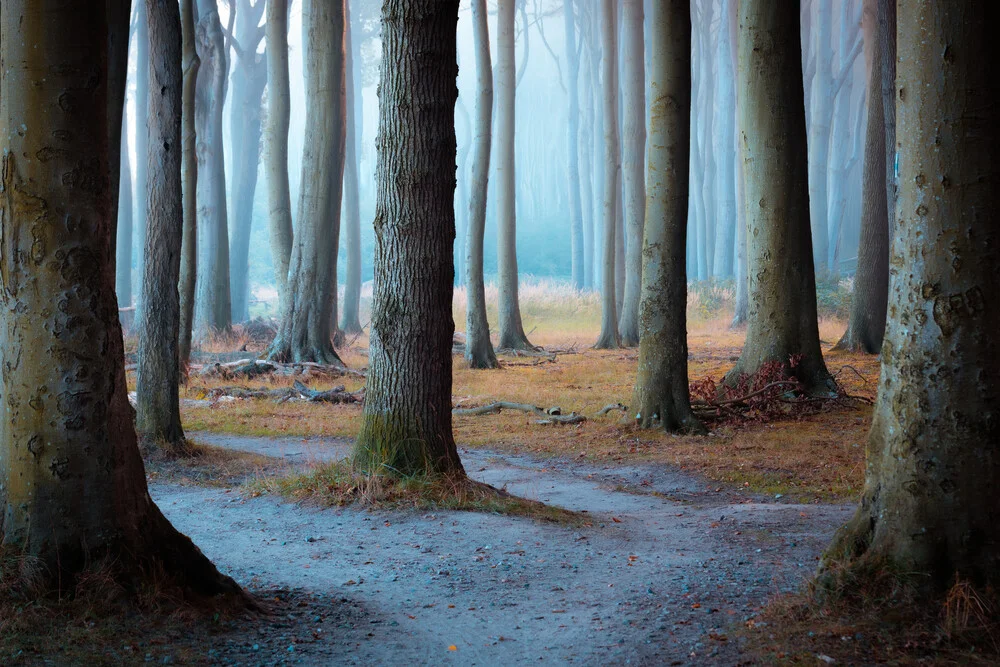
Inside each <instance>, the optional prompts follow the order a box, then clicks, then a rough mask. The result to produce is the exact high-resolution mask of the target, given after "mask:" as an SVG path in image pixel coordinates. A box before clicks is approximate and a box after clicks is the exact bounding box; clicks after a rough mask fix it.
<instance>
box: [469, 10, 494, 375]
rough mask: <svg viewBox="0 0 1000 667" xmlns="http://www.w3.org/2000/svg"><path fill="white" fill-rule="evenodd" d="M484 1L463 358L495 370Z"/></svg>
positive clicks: (476, 33)
mask: <svg viewBox="0 0 1000 667" xmlns="http://www.w3.org/2000/svg"><path fill="white" fill-rule="evenodd" d="M487 19H488V17H487V14H486V0H472V35H473V36H472V39H473V42H475V45H476V129H475V133H476V139H475V152H474V153H473V155H472V192H471V195H470V196H469V233H468V239H467V242H468V255H467V258H466V270H467V271H468V275H467V276H466V281H465V283H466V290H467V293H468V306H467V307H466V313H465V358H466V359H467V360H468V361H469V366H470V367H472V368H496V367H497V355H496V353H495V352H494V351H493V343H492V342H491V341H490V324H489V322H488V321H487V319H486V288H485V285H484V284H483V281H484V278H483V236H484V235H485V232H486V200H487V195H488V193H489V177H490V144H491V143H492V140H493V68H492V65H491V64H490V28H489V22H488V20H487Z"/></svg>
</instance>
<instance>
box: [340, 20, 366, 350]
mask: <svg viewBox="0 0 1000 667" xmlns="http://www.w3.org/2000/svg"><path fill="white" fill-rule="evenodd" d="M344 16H345V18H344V42H345V48H344V58H345V61H344V62H345V65H344V73H345V76H346V79H345V81H346V86H347V109H346V110H347V136H346V141H347V144H346V146H345V152H344V211H343V213H344V232H345V234H344V245H345V246H346V250H347V253H346V255H347V266H346V267H345V268H346V271H345V272H344V273H345V278H346V280H345V281H344V307H343V309H342V310H341V313H340V328H341V329H342V330H343V332H344V333H346V334H359V333H361V197H360V193H359V190H358V168H359V165H358V123H359V121H360V119H359V118H358V114H357V113H356V111H357V108H358V105H357V104H356V101H357V100H356V98H357V97H359V96H360V95H361V86H359V85H357V83H356V82H355V81H354V36H353V34H352V30H351V11H350V3H349V2H345V3H344Z"/></svg>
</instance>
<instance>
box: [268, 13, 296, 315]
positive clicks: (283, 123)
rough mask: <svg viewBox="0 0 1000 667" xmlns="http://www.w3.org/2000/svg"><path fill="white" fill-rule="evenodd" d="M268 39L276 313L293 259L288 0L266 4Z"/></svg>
mask: <svg viewBox="0 0 1000 667" xmlns="http://www.w3.org/2000/svg"><path fill="white" fill-rule="evenodd" d="M264 26H265V32H266V39H267V46H268V48H267V127H266V129H265V133H264V137H265V141H266V142H267V147H266V150H265V151H264V160H265V167H266V169H267V208H268V216H267V223H268V231H269V232H270V236H271V261H272V262H273V264H274V279H275V284H276V285H277V286H278V312H279V313H284V312H285V307H286V305H287V301H288V294H287V292H288V263H289V261H290V259H291V256H292V199H291V195H290V194H289V189H288V126H289V123H290V116H291V94H290V93H289V82H288V0H268V2H267V19H266V22H265V24H264Z"/></svg>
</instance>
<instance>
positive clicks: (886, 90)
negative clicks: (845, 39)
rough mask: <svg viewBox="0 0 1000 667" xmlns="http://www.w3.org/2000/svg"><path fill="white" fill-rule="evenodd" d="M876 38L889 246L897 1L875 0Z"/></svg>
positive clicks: (895, 186) (894, 194)
mask: <svg viewBox="0 0 1000 667" xmlns="http://www.w3.org/2000/svg"><path fill="white" fill-rule="evenodd" d="M878 2H879V15H878V31H879V36H878V39H879V40H880V41H881V42H882V46H883V49H882V115H883V117H884V118H885V196H886V209H887V210H888V213H889V239H890V242H889V245H890V250H891V249H892V241H891V239H894V238H895V236H896V234H895V230H896V201H897V199H898V193H899V182H898V179H897V178H896V167H897V164H896V3H895V2H894V0H878Z"/></svg>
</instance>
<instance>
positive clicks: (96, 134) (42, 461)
mask: <svg viewBox="0 0 1000 667" xmlns="http://www.w3.org/2000/svg"><path fill="white" fill-rule="evenodd" d="M128 14H129V3H128V2H109V3H103V2H101V3H96V4H91V3H71V4H69V5H60V6H52V5H50V4H48V3H40V2H34V1H31V2H28V1H24V0H10V1H5V2H4V5H3V12H2V13H0V59H2V61H3V62H4V68H3V72H2V74H0V89H2V90H3V91H4V94H3V95H2V97H0V137H2V138H3V139H2V141H0V144H2V151H0V152H2V154H3V169H2V174H3V189H2V192H0V220H2V227H3V230H2V231H3V233H2V239H3V240H2V243H3V248H2V251H0V274H2V275H3V287H2V290H0V301H2V307H3V309H4V312H5V313H7V316H6V317H5V318H3V320H2V323H0V357H2V359H0V363H2V365H3V367H4V368H5V369H6V370H5V372H4V373H3V376H2V379H0V394H2V395H3V398H4V404H5V408H6V416H5V418H4V419H3V420H2V421H0V453H2V455H0V510H2V514H0V539H2V544H3V545H4V546H5V547H6V548H9V549H11V550H13V551H16V552H18V553H23V554H24V555H26V556H28V557H31V558H32V559H34V560H35V562H36V563H38V564H39V565H40V566H41V576H42V577H43V583H44V584H45V585H47V586H48V587H50V588H51V589H54V590H71V589H72V587H73V585H74V583H75V581H76V577H77V576H78V575H79V574H80V573H81V572H83V571H84V570H85V569H86V568H88V567H90V566H92V565H94V564H97V563H101V562H108V563H110V564H111V565H112V568H113V573H114V576H115V577H116V579H118V580H119V582H121V583H122V584H124V585H125V586H126V587H127V590H129V589H130V590H135V588H136V587H138V585H140V584H142V583H143V581H144V580H148V579H149V578H150V577H160V576H161V573H165V574H166V575H167V576H168V577H169V578H173V579H174V580H175V581H176V582H177V583H179V584H182V585H184V586H185V587H186V588H188V589H189V590H192V591H193V592H197V593H202V594H214V593H220V592H227V591H229V592H238V591H239V588H238V587H237V586H236V584H235V583H234V582H233V581H232V580H231V579H229V578H228V577H224V576H222V575H220V574H219V572H218V571H217V570H216V569H215V567H214V566H213V565H212V564H211V562H209V561H208V560H207V559H206V558H205V557H204V556H203V555H202V553H201V552H200V551H199V550H198V549H197V547H195V546H194V545H193V544H192V543H191V541H190V540H189V539H188V538H186V537H184V536H183V535H181V534H180V533H178V532H177V531H176V530H175V529H174V528H173V527H172V526H171V525H170V523H169V522H168V521H167V520H166V519H165V518H164V517H163V515H162V514H161V513H160V511H159V509H157V507H156V505H154V504H153V502H152V500H151V499H150V497H149V493H148V491H147V489H146V478H145V473H144V470H143V464H142V459H141V458H140V456H139V449H138V447H137V445H136V436H135V429H134V427H133V426H132V417H131V409H130V408H129V405H128V396H127V391H128V390H127V387H126V383H125V368H124V350H123V344H122V334H121V327H120V325H119V322H118V318H117V302H116V297H115V292H114V283H115V271H114V254H113V251H114V230H115V221H116V216H117V196H118V182H117V174H118V170H117V168H116V167H115V166H114V165H115V164H116V163H117V161H118V159H119V148H120V145H119V137H120V131H121V126H120V124H116V123H120V119H121V105H122V103H123V100H124V76H123V74H124V68H125V63H126V62H127V49H125V48H121V45H122V43H127V34H128ZM80 72H90V73H92V74H93V77H92V78H91V79H89V82H90V83H89V85H88V86H81V81H80ZM15 128H16V129H15ZM21 128H27V131H23V130H21ZM53 305H57V306H58V307H53ZM84 501H85V502H84ZM161 582H162V580H161Z"/></svg>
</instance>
